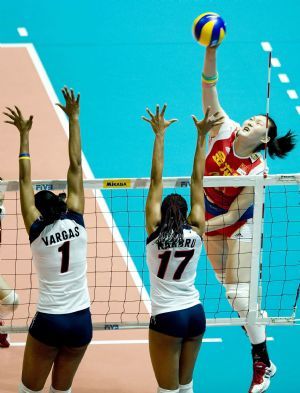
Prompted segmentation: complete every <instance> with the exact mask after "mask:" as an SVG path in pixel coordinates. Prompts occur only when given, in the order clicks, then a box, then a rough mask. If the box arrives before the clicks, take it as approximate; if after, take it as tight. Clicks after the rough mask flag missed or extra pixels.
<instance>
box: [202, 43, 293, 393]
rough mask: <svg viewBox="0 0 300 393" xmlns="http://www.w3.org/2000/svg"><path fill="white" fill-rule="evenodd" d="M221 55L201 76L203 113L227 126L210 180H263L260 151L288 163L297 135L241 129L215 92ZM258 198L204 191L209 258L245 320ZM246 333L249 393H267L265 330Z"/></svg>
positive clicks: (214, 149)
mask: <svg viewBox="0 0 300 393" xmlns="http://www.w3.org/2000/svg"><path fill="white" fill-rule="evenodd" d="M216 52H217V48H216V47H214V48H209V47H208V48H206V54H205V61H204V69H203V73H202V87H203V88H202V100H203V110H204V112H205V111H206V109H207V107H208V106H210V107H211V109H212V113H215V112H219V114H220V115H222V116H224V121H223V124H222V125H220V126H217V127H215V128H213V129H212V130H211V131H210V140H209V147H208V153H207V157H206V164H205V165H206V166H205V175H206V176H240V175H259V174H263V172H264V170H265V163H264V158H263V156H262V155H261V154H260V151H261V150H263V149H264V148H265V145H266V144H267V149H268V153H269V155H270V156H271V157H272V158H273V157H280V158H284V157H285V156H286V154H287V153H288V152H289V151H290V150H292V149H293V147H294V146H295V138H294V135H293V134H292V133H291V132H290V131H289V132H288V133H287V134H286V135H285V136H283V137H280V138H277V127H276V124H275V122H274V121H273V120H272V119H270V118H269V127H268V130H267V129H266V116H264V115H256V116H253V117H251V118H250V119H247V120H246V121H244V123H243V124H242V126H240V125H239V124H238V123H236V122H234V121H232V120H231V119H230V118H229V117H228V116H227V114H226V113H225V112H224V110H223V109H222V107H221V105H220V103H219V99H218V94H217V89H216V83H217V80H218V73H217V70H216ZM253 195H254V194H253V189H252V187H226V188H225V187H219V188H205V207H206V220H207V221H206V239H205V248H206V252H207V255H208V258H209V259H210V262H211V264H212V267H213V269H214V271H215V274H216V277H217V279H218V280H219V281H220V283H221V284H222V285H224V287H225V290H226V297H227V299H228V301H229V303H230V304H231V306H232V307H233V309H234V310H235V311H236V312H237V313H238V314H239V315H240V317H246V316H247V313H248V310H249V282H250V265H251V244H252V218H253ZM245 329H246V331H247V334H248V337H249V340H250V342H251V344H252V357H253V380H252V383H251V386H250V388H249V392H250V393H258V392H264V391H266V390H267V389H268V387H269V385H270V377H271V376H273V375H274V374H275V372H276V367H275V365H274V364H273V363H272V362H271V361H270V359H269V356H268V351H267V347H266V333H265V326H250V325H246V326H245Z"/></svg>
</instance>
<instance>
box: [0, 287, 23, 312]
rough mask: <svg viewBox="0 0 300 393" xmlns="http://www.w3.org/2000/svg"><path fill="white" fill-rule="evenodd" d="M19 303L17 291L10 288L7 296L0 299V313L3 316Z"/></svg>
mask: <svg viewBox="0 0 300 393" xmlns="http://www.w3.org/2000/svg"><path fill="white" fill-rule="evenodd" d="M18 304H19V296H18V294H17V292H15V291H14V290H12V291H11V292H10V293H9V295H8V296H6V297H5V298H4V299H2V300H0V314H1V316H3V317H5V316H6V315H8V314H10V313H12V312H13V311H15V310H16V308H17V307H18Z"/></svg>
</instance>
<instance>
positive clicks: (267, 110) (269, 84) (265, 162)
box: [258, 50, 272, 310]
mask: <svg viewBox="0 0 300 393" xmlns="http://www.w3.org/2000/svg"><path fill="white" fill-rule="evenodd" d="M271 71H272V50H270V51H269V54H268V80H267V100H266V135H265V150H264V172H263V177H264V179H266V178H267V177H268V171H267V151H268V130H269V114H270V92H271ZM263 192H264V194H265V187H264V189H263ZM264 211H265V205H264V204H263V206H262V220H264V215H265V212H264ZM262 250H263V236H262V238H261V251H262ZM262 270H263V266H262V252H261V253H260V260H259V286H258V305H259V310H260V309H261V299H262Z"/></svg>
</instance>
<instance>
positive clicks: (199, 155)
mask: <svg viewBox="0 0 300 393" xmlns="http://www.w3.org/2000/svg"><path fill="white" fill-rule="evenodd" d="M204 167H205V137H203V136H200V135H198V139H197V145H196V151H195V157H194V165H193V173H192V182H193V183H194V184H201V185H202V179H203V176H204Z"/></svg>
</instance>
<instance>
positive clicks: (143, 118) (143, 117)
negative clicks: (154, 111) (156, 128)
mask: <svg viewBox="0 0 300 393" xmlns="http://www.w3.org/2000/svg"><path fill="white" fill-rule="evenodd" d="M142 120H145V121H146V122H147V123H150V124H151V123H152V122H151V120H149V119H147V117H145V116H142Z"/></svg>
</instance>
